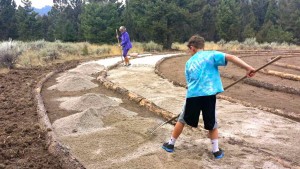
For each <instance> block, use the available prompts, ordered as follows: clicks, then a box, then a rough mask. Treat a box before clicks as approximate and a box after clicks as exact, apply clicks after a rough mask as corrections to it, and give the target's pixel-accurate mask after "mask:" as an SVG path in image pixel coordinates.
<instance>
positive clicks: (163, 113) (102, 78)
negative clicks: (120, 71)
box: [97, 62, 175, 124]
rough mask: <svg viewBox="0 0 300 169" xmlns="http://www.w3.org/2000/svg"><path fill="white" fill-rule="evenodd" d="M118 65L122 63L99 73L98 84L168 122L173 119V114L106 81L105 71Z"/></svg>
mask: <svg viewBox="0 0 300 169" xmlns="http://www.w3.org/2000/svg"><path fill="white" fill-rule="evenodd" d="M120 63H122V62H118V63H116V64H114V65H112V66H109V67H107V68H106V69H104V70H102V71H101V72H100V74H99V76H98V77H97V80H98V81H99V82H100V84H101V85H103V86H105V87H106V88H107V89H110V90H113V91H115V92H117V93H119V94H121V95H123V96H125V97H126V98H128V99H129V100H132V101H134V102H136V103H137V104H139V105H140V106H143V107H145V108H146V109H147V110H149V111H151V112H153V113H155V114H157V115H159V116H161V117H163V118H164V119H167V120H169V119H171V118H173V116H172V114H173V113H171V112H169V111H167V110H165V109H163V108H160V107H159V106H157V105H156V104H154V103H153V102H151V101H150V100H148V99H146V98H144V97H143V96H141V95H139V94H136V93H134V92H131V91H129V90H127V89H126V88H124V87H121V86H119V85H117V84H115V83H113V82H112V81H110V80H108V79H106V77H107V71H109V70H111V69H114V68H116V67H117V66H118V65H119V64H120ZM171 123H172V124H175V122H171Z"/></svg>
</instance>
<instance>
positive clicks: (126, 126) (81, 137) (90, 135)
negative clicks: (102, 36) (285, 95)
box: [43, 55, 300, 169]
mask: <svg viewBox="0 0 300 169" xmlns="http://www.w3.org/2000/svg"><path fill="white" fill-rule="evenodd" d="M163 57H165V56H162V55H156V56H151V57H146V58H138V59H135V60H132V64H133V65H132V66H131V67H129V68H127V67H122V66H121V67H117V68H115V69H113V70H110V71H108V77H107V78H108V79H109V80H111V81H113V82H114V83H116V84H119V85H120V86H122V87H124V88H126V89H128V90H130V91H132V92H134V93H137V94H139V95H141V96H143V97H145V98H147V99H149V100H151V101H152V102H154V103H155V104H156V105H158V106H160V107H162V108H164V109H166V110H169V111H170V112H171V113H172V114H173V115H177V114H178V113H179V112H180V109H181V107H182V104H183V100H184V96H185V89H184V88H182V87H176V86H174V85H172V84H171V83H170V82H169V81H168V80H167V79H162V78H160V77H159V76H158V75H156V74H155V73H154V65H155V63H156V62H157V61H158V60H159V59H161V58H163ZM171 60H172V59H171ZM113 62H115V61H114V60H108V61H103V60H100V61H99V62H96V63H98V64H100V65H102V66H107V65H109V64H111V63H113ZM94 63H95V62H94ZM94 63H93V64H94ZM108 63H109V64H108ZM172 65H173V66H171V67H175V66H174V64H173V63H172ZM94 66H95V65H94ZM88 67H90V68H92V67H93V66H92V65H90V66H88ZM177 67H178V66H177ZM169 68H170V67H169ZM75 70H80V68H79V67H77V68H75ZM100 70H101V68H99V70H96V71H100ZM91 71H92V72H93V71H95V69H91ZM70 72H74V69H72V70H70V71H68V72H65V73H62V74H59V75H57V76H56V77H54V78H52V79H51V80H50V81H48V82H47V83H46V85H45V87H44V90H43V96H44V98H45V103H46V106H47V108H48V112H49V115H50V119H51V121H52V122H53V127H54V130H55V133H56V134H57V135H58V137H59V139H60V140H61V141H62V143H63V144H65V145H66V146H67V147H68V148H69V149H70V150H71V152H72V153H73V154H74V155H75V156H76V157H77V158H78V159H79V161H80V162H82V164H83V165H84V166H85V167H87V168H162V169H163V168H299V166H300V164H299V161H298V160H297V159H298V158H299V156H298V151H299V147H298V144H299V139H298V137H297V136H298V135H299V133H300V131H299V128H300V125H299V123H298V122H295V121H292V120H289V119H286V118H283V117H280V116H277V115H273V114H271V113H269V112H265V111H261V110H259V109H256V108H252V107H245V106H243V105H240V104H236V103H230V102H228V101H225V100H218V110H219V111H218V118H219V124H220V131H221V133H220V140H221V141H220V146H221V147H222V148H223V149H224V150H225V154H226V155H225V158H223V159H221V160H214V159H213V157H212V154H211V153H210V143H209V140H208V139H207V138H206V132H205V131H204V130H203V129H202V127H201V126H203V124H202V122H201V120H200V123H199V125H200V126H199V129H190V128H185V130H184V133H183V134H182V135H181V137H180V139H179V140H178V141H177V144H176V150H175V153H172V154H170V153H166V152H165V151H164V150H162V149H161V145H162V143H163V142H164V141H166V140H168V138H169V137H170V133H171V131H172V129H173V126H172V125H169V124H168V125H165V126H163V127H162V128H160V129H159V130H158V131H157V132H156V133H155V135H149V134H148V133H147V131H149V130H151V129H152V128H153V127H155V126H157V125H158V124H160V123H161V122H162V120H161V119H159V118H158V117H157V116H155V115H153V114H152V115H151V113H149V112H148V111H146V110H145V109H142V108H141V107H139V106H136V105H134V104H135V103H132V102H130V101H128V100H127V101H126V99H124V98H123V97H122V96H120V95H116V94H115V93H112V92H110V91H107V90H106V89H104V88H103V87H100V86H98V87H95V85H96V86H97V85H99V84H97V82H96V81H95V80H94V79H92V78H95V77H94V76H93V75H92V73H90V72H86V71H85V72H83V71H75V72H77V73H78V74H76V75H75V76H76V77H79V78H77V79H81V80H82V82H85V83H80V81H77V80H75V81H74V82H75V83H72V81H69V79H72V78H73V77H74V73H70ZM87 81H89V82H88V83H86V82H87ZM66 84H67V85H66ZM82 85H84V86H85V87H82ZM59 86H60V87H59ZM71 89H76V90H75V91H71ZM241 117H243V118H241Z"/></svg>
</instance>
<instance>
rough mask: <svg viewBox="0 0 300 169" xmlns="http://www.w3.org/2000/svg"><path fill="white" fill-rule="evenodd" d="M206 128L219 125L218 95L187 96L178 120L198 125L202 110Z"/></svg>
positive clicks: (213, 127) (193, 125)
mask: <svg viewBox="0 0 300 169" xmlns="http://www.w3.org/2000/svg"><path fill="white" fill-rule="evenodd" d="M201 111H202V117H203V122H204V128H205V129H206V130H212V129H215V128H217V127H218V123H217V120H216V95H212V96H199V97H191V98H187V99H186V102H185V105H184V107H183V110H182V113H181V114H180V116H179V119H178V121H180V122H182V123H184V124H188V125H190V126H192V127H198V122H199V116H200V112H201Z"/></svg>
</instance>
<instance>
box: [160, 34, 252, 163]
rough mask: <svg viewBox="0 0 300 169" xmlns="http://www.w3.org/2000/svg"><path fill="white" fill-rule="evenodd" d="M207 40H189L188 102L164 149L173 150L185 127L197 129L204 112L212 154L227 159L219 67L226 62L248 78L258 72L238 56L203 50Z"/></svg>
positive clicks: (205, 126)
mask: <svg viewBox="0 0 300 169" xmlns="http://www.w3.org/2000/svg"><path fill="white" fill-rule="evenodd" d="M204 42H205V41H204V38H202V37H200V36H199V35H194V36H192V37H191V38H190V39H189V42H188V45H187V46H188V48H189V53H190V54H191V55H192V57H191V58H190V59H189V60H188V61H187V62H186V65H185V76H186V82H187V87H188V88H187V94H186V102H185V105H184V106H183V110H182V112H181V114H180V116H179V118H178V121H177V123H176V125H175V128H174V130H173V132H172V136H171V139H170V140H169V141H168V142H166V143H164V144H163V146H162V148H163V149H165V150H166V151H167V152H173V151H174V144H175V141H176V139H177V138H178V137H179V135H180V134H181V132H182V130H183V127H184V125H185V124H188V125H190V126H192V127H198V121H199V116H200V111H202V116H203V121H204V128H205V129H206V130H208V136H209V138H210V139H211V143H212V153H213V155H214V157H215V158H216V159H219V158H222V157H223V156H224V151H223V150H222V149H220V148H219V145H218V129H217V127H218V123H217V120H216V110H215V109H216V95H217V94H218V93H221V92H223V91H224V89H223V86H222V82H221V77H220V73H219V70H218V66H226V64H227V61H230V62H233V63H234V64H236V65H238V66H240V67H242V68H244V69H245V70H246V71H247V76H248V77H252V76H254V74H255V73H254V71H255V69H254V68H253V67H251V66H250V65H248V64H247V63H245V62H244V61H242V60H241V59H239V58H238V57H236V56H234V55H230V54H226V53H222V52H217V51H204V50H203V49H204Z"/></svg>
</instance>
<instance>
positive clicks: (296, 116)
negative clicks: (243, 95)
mask: <svg viewBox="0 0 300 169" xmlns="http://www.w3.org/2000/svg"><path fill="white" fill-rule="evenodd" d="M174 57H180V56H174ZM174 57H168V58H162V59H161V60H159V61H158V62H157V63H156V65H155V73H156V74H157V75H158V76H160V77H162V78H163V79H167V78H166V77H165V75H164V74H163V73H161V72H160V71H159V67H160V64H161V63H162V62H164V61H165V60H167V59H170V58H174ZM225 77H226V76H225ZM167 80H168V81H169V82H171V83H172V84H174V85H175V86H179V87H184V88H186V87H187V86H186V85H185V84H182V83H179V82H176V81H171V80H169V79H167ZM246 80H247V79H246ZM254 86H255V85H254ZM259 87H262V86H259ZM275 87H277V86H275ZM279 87H281V86H279ZM282 90H284V88H282ZM291 92H292V93H294V94H295V93H297V94H299V91H298V90H296V91H294V90H291ZM217 98H218V99H223V100H227V101H229V102H231V103H238V104H242V105H244V106H246V107H254V108H258V109H259V110H263V111H268V112H271V113H273V114H276V115H279V116H283V117H286V118H289V119H292V120H295V121H297V122H300V115H299V114H296V113H295V112H284V111H282V110H280V109H274V108H269V107H264V106H261V105H255V104H252V103H249V102H245V101H241V100H238V99H234V98H232V97H228V96H224V95H217Z"/></svg>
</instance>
